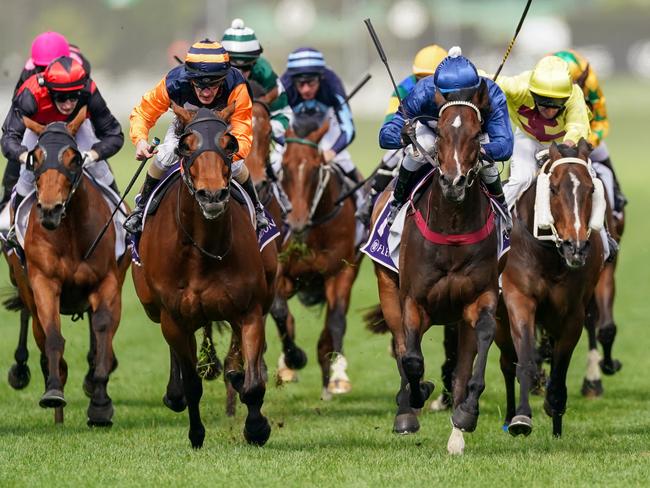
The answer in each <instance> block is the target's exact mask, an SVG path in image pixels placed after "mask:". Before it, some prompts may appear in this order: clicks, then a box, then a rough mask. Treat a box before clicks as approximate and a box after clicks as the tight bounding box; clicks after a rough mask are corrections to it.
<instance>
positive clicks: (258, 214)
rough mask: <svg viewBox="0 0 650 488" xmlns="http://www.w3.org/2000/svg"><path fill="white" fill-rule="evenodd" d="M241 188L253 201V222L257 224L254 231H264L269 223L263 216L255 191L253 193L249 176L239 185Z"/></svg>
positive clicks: (261, 206)
mask: <svg viewBox="0 0 650 488" xmlns="http://www.w3.org/2000/svg"><path fill="white" fill-rule="evenodd" d="M241 186H242V188H243V189H244V191H246V193H248V196H249V197H251V200H253V205H254V206H255V221H256V222H257V224H256V227H255V230H257V231H258V232H259V231H261V230H264V229H265V228H267V227H268V226H269V225H271V223H270V222H269V219H267V218H266V215H265V214H264V206H263V205H262V203H261V202H260V199H259V197H258V196H257V191H255V185H254V184H253V180H252V179H251V177H250V176H249V177H248V179H247V180H246V181H244V182H243V183H242V184H241Z"/></svg>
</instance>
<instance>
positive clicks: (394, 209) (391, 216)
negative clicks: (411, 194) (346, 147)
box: [386, 200, 404, 227]
mask: <svg viewBox="0 0 650 488" xmlns="http://www.w3.org/2000/svg"><path fill="white" fill-rule="evenodd" d="M403 205H404V204H403V203H400V202H398V201H397V200H393V201H392V202H390V211H389V213H388V218H387V219H386V221H387V223H388V227H391V226H392V225H393V223H394V222H395V219H396V218H397V214H399V211H400V210H401V209H402V206H403Z"/></svg>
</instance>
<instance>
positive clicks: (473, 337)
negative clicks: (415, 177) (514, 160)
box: [373, 84, 498, 454]
mask: <svg viewBox="0 0 650 488" xmlns="http://www.w3.org/2000/svg"><path fill="white" fill-rule="evenodd" d="M436 104H437V105H438V107H440V118H439V120H438V126H437V133H438V138H437V140H436V147H435V151H436V155H435V161H434V162H435V164H436V172H435V173H434V175H433V176H432V177H431V179H430V180H429V183H428V186H427V187H426V189H425V190H424V193H423V194H422V195H421V197H420V198H419V200H417V202H416V203H414V205H413V206H412V207H411V209H410V211H409V214H407V217H406V221H405V224H404V230H403V234H402V239H401V248H400V263H399V276H398V275H397V274H396V273H394V272H392V271H390V270H388V269H387V268H384V267H383V266H380V265H376V266H375V272H376V275H377V279H378V286H379V298H380V302H381V310H382V314H383V318H384V319H385V321H386V324H387V326H388V327H389V329H390V331H391V333H392V334H393V344H394V350H395V356H396V362H397V367H398V370H399V373H400V377H401V387H400V390H399V393H398V395H397V403H398V409H397V415H396V417H395V422H394V427H393V429H394V431H395V432H397V433H402V434H407V433H412V432H416V431H417V430H418V429H419V422H418V420H417V417H416V412H417V410H418V409H420V408H422V407H423V405H424V403H425V401H426V399H427V397H428V396H429V395H430V394H431V392H432V391H433V384H432V383H430V382H422V377H423V375H424V357H423V354H422V345H421V344H422V337H423V335H424V333H425V332H426V331H427V329H429V327H430V326H431V325H432V324H444V325H445V331H446V332H447V330H449V331H451V333H453V334H456V335H457V337H456V338H455V343H456V344H457V351H454V353H455V355H456V356H457V358H456V361H455V364H456V366H455V371H454V381H453V388H452V389H453V407H454V411H453V415H452V417H451V421H452V433H451V435H450V437H449V441H448V443H447V450H448V452H449V453H450V454H460V453H462V452H463V450H464V446H465V443H464V439H463V432H472V431H474V429H475V428H476V424H477V421H478V415H479V407H478V400H479V396H480V395H481V393H482V392H483V389H484V387H485V379H484V378H485V367H486V362H487V353H488V349H489V347H490V344H491V343H492V340H493V337H494V331H495V327H496V324H495V312H496V306H497V296H498V283H497V236H496V231H495V230H494V218H495V215H494V213H493V211H492V209H491V205H490V202H489V199H488V197H487V196H486V193H485V192H484V190H483V189H482V188H481V185H480V184H479V183H478V182H477V181H476V180H477V177H478V174H477V172H478V170H479V165H480V159H479V158H480V143H479V139H478V136H479V135H480V132H481V118H482V115H481V111H484V110H486V109H487V108H488V107H489V100H488V93H487V89H486V86H485V84H483V86H481V88H480V89H479V90H478V91H477V92H476V93H475V94H474V95H473V96H472V98H471V99H470V100H455V101H449V102H448V101H446V100H445V99H444V98H443V97H442V96H441V94H440V93H436ZM389 196H390V191H385V192H384V193H383V194H382V195H381V196H380V200H379V202H378V204H377V205H376V206H375V210H374V215H373V221H374V220H376V219H377V217H378V214H379V211H380V210H381V208H383V203H384V202H385V201H386V200H387V199H388V197H389ZM470 233H472V234H474V236H475V238H472V239H466V238H465V237H466V236H468V235H469V234H470ZM427 236H428V237H427ZM457 238H458V239H457ZM477 354H478V356H477ZM475 358H476V362H475V361H474V360H475Z"/></svg>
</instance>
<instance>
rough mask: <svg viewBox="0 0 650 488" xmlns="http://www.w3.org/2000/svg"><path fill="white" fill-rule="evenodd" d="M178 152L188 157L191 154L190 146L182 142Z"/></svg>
mask: <svg viewBox="0 0 650 488" xmlns="http://www.w3.org/2000/svg"><path fill="white" fill-rule="evenodd" d="M178 152H179V153H180V154H181V155H183V156H187V155H188V154H189V153H190V146H188V145H187V143H186V142H181V143H179V144H178Z"/></svg>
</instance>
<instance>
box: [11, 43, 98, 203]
mask: <svg viewBox="0 0 650 488" xmlns="http://www.w3.org/2000/svg"><path fill="white" fill-rule="evenodd" d="M59 56H70V57H72V58H73V59H76V60H77V61H79V62H80V63H81V64H82V66H83V67H84V69H85V70H86V73H87V74H88V76H90V63H89V62H88V60H87V59H86V58H85V57H83V55H82V54H81V52H79V48H77V47H76V46H73V45H71V44H68V41H67V39H66V38H65V37H64V36H63V35H62V34H59V33H58V32H42V33H41V34H39V35H37V36H36V38H34V41H33V42H32V48H31V52H30V57H29V59H28V60H27V62H26V63H25V66H24V68H23V70H22V72H21V73H20V76H19V78H18V82H17V83H16V88H14V97H15V96H16V94H17V93H18V90H19V89H20V87H21V86H22V85H23V83H24V82H25V81H27V79H28V78H29V77H30V76H32V75H35V74H38V73H42V72H43V71H44V70H45V68H46V67H47V65H48V64H50V63H51V62H52V61H53V60H54V59H56V58H58V57H59ZM19 176H20V162H19V161H18V160H13V159H10V160H9V161H7V166H6V167H5V172H4V175H3V177H2V186H3V187H4V195H3V196H2V200H1V201H0V206H2V205H4V204H5V203H6V202H8V201H9V198H10V197H11V191H12V190H13V187H14V185H15V184H16V182H17V181H18V177H19Z"/></svg>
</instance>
